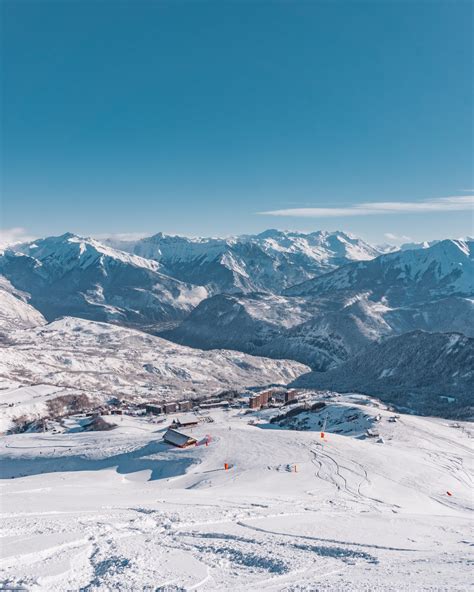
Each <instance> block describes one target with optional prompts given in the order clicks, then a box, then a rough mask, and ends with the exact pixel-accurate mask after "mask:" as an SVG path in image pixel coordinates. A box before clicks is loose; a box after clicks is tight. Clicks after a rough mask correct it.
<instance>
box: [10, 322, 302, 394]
mask: <svg viewBox="0 0 474 592" xmlns="http://www.w3.org/2000/svg"><path fill="white" fill-rule="evenodd" d="M308 370H309V368H308V367H307V366H304V365H302V364H299V363H297V362H293V361H284V360H270V359H265V358H257V357H252V356H249V355H246V354H242V353H238V352H231V351H208V352H204V351H200V350H195V349H190V348H187V347H183V346H179V345H176V344H174V343H171V342H168V341H165V340H164V339H161V338H159V337H154V336H151V335H147V334H146V333H142V332H140V331H135V330H132V329H125V328H122V327H117V326H114V325H109V324H106V323H97V322H93V321H86V320H82V319H77V318H72V317H65V318H63V319H61V320H58V321H55V322H53V323H50V324H48V325H45V326H41V327H38V328H33V329H30V330H25V331H17V332H13V333H11V334H10V342H9V343H8V344H7V345H4V346H3V345H1V344H0V381H2V380H3V381H5V382H7V383H8V382H16V383H18V384H19V385H21V386H34V385H49V386H52V387H57V388H59V387H60V388H63V389H65V390H68V391H70V392H71V393H72V392H75V393H85V394H87V395H88V396H91V397H94V398H97V399H99V400H101V401H104V400H108V399H110V397H111V396H112V395H115V396H121V397H123V396H128V397H132V398H133V397H137V396H140V397H143V398H144V399H145V400H146V399H153V398H156V397H158V398H159V399H161V398H162V397H169V398H172V399H175V398H184V397H187V396H190V395H193V396H196V397H200V396H204V395H208V394H212V393H215V392H218V391H220V390H223V389H227V388H232V387H237V388H244V387H246V386H260V385H267V384H273V383H278V384H287V383H288V382H290V381H292V380H294V379H295V378H296V377H297V376H299V375H300V374H302V373H304V372H307V371H308ZM1 399H2V397H1V391H0V403H1ZM16 401H18V399H17V400H16Z"/></svg>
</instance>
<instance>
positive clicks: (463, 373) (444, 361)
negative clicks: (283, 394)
mask: <svg viewBox="0 0 474 592" xmlns="http://www.w3.org/2000/svg"><path fill="white" fill-rule="evenodd" d="M292 386H295V387H300V388H301V387H304V388H317V389H331V390H335V391H339V392H360V393H364V394H367V395H372V396H376V397H379V398H380V399H382V400H384V401H386V402H388V403H392V404H394V405H396V406H397V407H399V408H400V409H402V410H409V411H411V412H413V413H416V414H422V415H440V416H443V417H455V418H459V419H472V418H473V417H474V406H473V399H472V394H473V393H474V339H472V338H468V337H465V336H464V335H461V334H459V333H426V332H423V331H415V332H412V333H406V334H404V335H400V336H396V337H391V338H389V339H386V340H384V341H382V342H381V343H377V344H373V345H371V346H369V347H367V348H366V349H364V350H363V351H362V352H360V353H359V354H357V355H355V356H354V357H352V358H351V359H349V360H348V361H347V362H345V363H343V364H341V365H340V366H338V367H337V368H334V369H332V370H329V371H327V372H311V373H309V374H305V375H303V376H301V377H299V378H298V379H296V381H295V382H294V383H293V385H292Z"/></svg>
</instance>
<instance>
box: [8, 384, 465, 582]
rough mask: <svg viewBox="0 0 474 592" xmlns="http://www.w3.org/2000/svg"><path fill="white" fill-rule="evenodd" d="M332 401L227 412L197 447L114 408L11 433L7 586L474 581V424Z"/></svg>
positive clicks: (196, 433) (208, 421) (212, 417)
mask: <svg viewBox="0 0 474 592" xmlns="http://www.w3.org/2000/svg"><path fill="white" fill-rule="evenodd" d="M326 397H327V395H326ZM325 400H326V402H327V406H326V408H325V409H324V410H323V411H321V412H318V413H316V412H315V413H310V412H305V413H304V414H303V415H301V416H298V417H296V419H295V418H293V419H292V422H293V423H292V424H291V426H292V427H300V428H301V429H300V430H295V429H289V428H288V425H287V426H286V427H285V422H283V423H282V422H280V424H282V425H278V424H275V423H271V424H270V423H269V419H270V417H271V416H273V415H275V414H278V413H282V412H283V411H287V409H288V408H287V407H286V408H284V410H283V409H282V411H281V412H280V411H275V410H267V411H262V412H252V413H248V412H247V410H240V409H232V410H230V411H221V410H214V411H212V412H211V413H209V414H208V415H204V416H200V420H201V423H200V424H199V426H198V427H195V428H193V429H192V430H190V429H188V430H183V431H185V432H186V433H189V434H190V435H192V436H193V437H194V438H196V439H197V440H198V442H199V444H200V445H198V446H196V447H192V448H187V449H182V450H181V449H176V448H172V447H170V446H168V445H167V444H165V443H163V442H162V435H163V433H164V431H165V429H166V426H167V425H168V424H169V422H170V418H168V420H167V421H166V422H164V423H156V421H151V420H149V419H147V418H130V417H123V419H121V418H120V417H113V418H110V417H106V418H105V419H106V420H107V421H115V422H116V423H117V424H118V427H117V428H116V429H115V430H112V431H110V432H97V433H91V432H83V431H81V430H80V426H81V422H83V420H81V419H80V418H76V419H74V418H73V419H70V420H68V421H67V422H66V425H65V426H64V427H63V428H62V429H63V430H64V431H63V433H58V434H48V433H45V434H31V433H30V434H19V435H12V436H8V437H4V438H3V439H2V440H1V449H0V456H1V458H0V461H1V470H2V475H1V476H2V480H1V481H0V486H1V495H2V507H1V511H2V520H3V524H4V535H5V539H4V543H3V545H2V555H3V557H2V566H3V567H2V572H1V576H0V582H1V583H3V585H4V586H6V585H10V586H12V585H16V586H24V587H25V588H26V589H28V590H47V591H48V592H49V591H51V592H54V591H66V590H81V591H86V590H87V591H92V590H107V591H108V590H127V591H128V590H130V591H132V590H133V591H138V590H160V591H165V590H166V591H178V590H180V591H181V590H186V591H188V590H198V591H199V590H200V591H204V590H206V591H207V590H232V591H234V590H235V591H248V590H262V591H287V592H289V591H292V592H296V591H298V592H301V591H314V590H349V591H350V590H391V591H392V590H393V591H395V590H397V591H399V590H413V591H414V590H416V591H418V590H459V591H461V590H466V591H467V590H468V589H470V583H471V582H470V574H469V570H468V568H469V564H470V562H472V559H473V556H472V555H473V554H472V549H473V544H474V543H473V540H472V534H471V533H470V528H469V527H470V517H471V512H472V501H473V500H472V476H471V475H472V433H471V426H469V424H467V423H466V424H462V423H461V424H456V423H453V422H450V421H447V420H441V419H431V418H420V417H416V416H406V415H401V416H398V418H397V417H394V414H393V412H391V411H389V410H388V409H386V408H385V407H384V406H382V405H381V404H379V403H377V402H372V401H371V400H370V399H367V398H365V397H351V396H339V395H334V396H332V397H331V398H328V399H325ZM178 417H179V418H180V419H181V420H183V421H184V420H185V419H186V418H190V417H193V418H194V417H195V416H194V414H191V413H190V414H187V415H178ZM295 422H296V423H295ZM324 423H325V424H326V427H325V429H326V432H325V438H324V439H322V438H321V435H320V430H321V427H322V425H323V424H324ZM252 424H253V425H252ZM367 430H370V432H371V433H372V434H377V435H376V437H367ZM336 432H338V433H336ZM206 441H207V442H208V445H206V444H205V443H206ZM224 463H228V464H229V466H230V468H229V470H224ZM295 469H296V470H295ZM448 491H449V492H450V493H451V495H448V493H447V492H448Z"/></svg>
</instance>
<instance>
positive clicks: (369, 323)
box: [163, 291, 474, 371]
mask: <svg viewBox="0 0 474 592" xmlns="http://www.w3.org/2000/svg"><path fill="white" fill-rule="evenodd" d="M415 329H422V330H425V331H459V332H462V333H464V334H465V335H467V336H470V337H474V300H473V299H472V298H460V297H454V296H453V297H449V298H444V299H440V300H435V301H433V302H429V303H427V304H420V305H417V306H412V307H390V306H387V305H385V304H383V303H382V302H377V301H374V300H372V293H371V292H370V291H368V292H365V293H361V294H357V295H355V296H354V295H350V294H347V293H346V292H342V293H340V294H335V295H334V296H331V295H327V296H322V297H318V298H314V297H313V296H310V297H308V296H301V297H296V296H286V297H284V296H274V295H269V294H262V293H259V294H246V295H222V294H221V295H218V296H213V297H211V298H207V299H206V300H203V301H202V302H201V303H200V304H199V305H198V306H197V307H196V308H195V309H194V310H193V311H192V312H191V314H190V315H189V316H188V317H187V318H186V319H185V320H184V321H183V322H182V323H181V324H180V325H179V326H178V327H176V328H173V329H172V330H170V331H166V332H164V333H163V336H164V337H166V338H168V339H171V340H172V341H176V342H177V343H181V344H185V345H190V346H192V347H199V348H203V349H209V348H216V347H220V348H232V349H236V350H240V351H245V352H248V353H251V354H254V355H263V356H270V357H274V358H290V359H294V360H298V361H300V362H302V363H304V364H308V365H309V366H311V367H312V368H313V369H315V370H323V371H324V370H327V369H328V368H329V367H331V366H333V365H335V364H338V363H340V362H342V361H344V360H346V359H348V358H349V357H350V356H351V355H354V354H355V353H357V352H358V351H360V349H361V348H363V347H364V346H366V345H368V344H369V343H371V342H374V341H379V340H380V339H382V338H383V337H386V336H389V335H397V334H401V333H406V332H408V331H413V330H415Z"/></svg>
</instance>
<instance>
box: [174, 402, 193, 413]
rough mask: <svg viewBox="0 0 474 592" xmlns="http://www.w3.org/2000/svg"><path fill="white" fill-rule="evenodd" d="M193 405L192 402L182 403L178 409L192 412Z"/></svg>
mask: <svg viewBox="0 0 474 592" xmlns="http://www.w3.org/2000/svg"><path fill="white" fill-rule="evenodd" d="M192 408H193V404H192V403H191V401H180V402H179V403H178V409H179V410H180V411H192Z"/></svg>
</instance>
